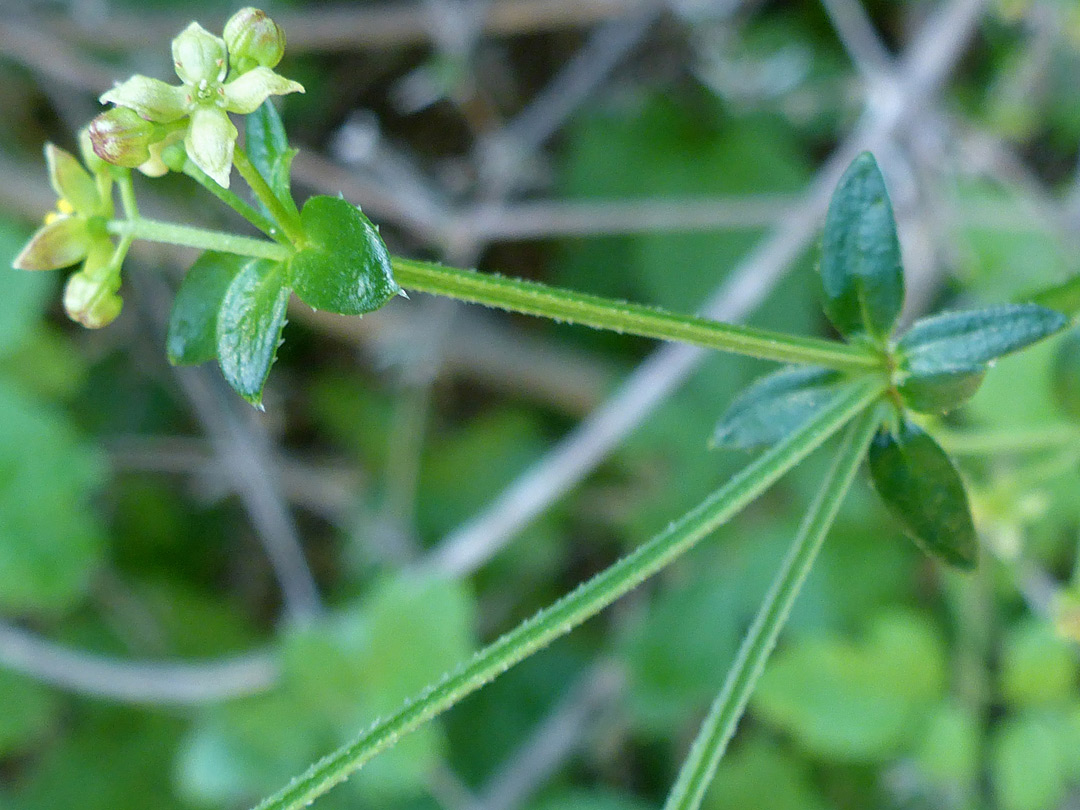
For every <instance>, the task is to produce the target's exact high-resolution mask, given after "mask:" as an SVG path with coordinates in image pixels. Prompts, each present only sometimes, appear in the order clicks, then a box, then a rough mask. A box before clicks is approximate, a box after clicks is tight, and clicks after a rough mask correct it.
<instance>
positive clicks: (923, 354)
mask: <svg viewBox="0 0 1080 810" xmlns="http://www.w3.org/2000/svg"><path fill="white" fill-rule="evenodd" d="M1067 324H1068V320H1067V319H1066V318H1065V316H1064V315H1062V314H1061V313H1060V312H1055V311H1054V310H1052V309H1047V308H1046V307H1040V306H1038V305H1037V304H1002V305H1001V306H996V307H987V308H986V309H977V310H973V311H970V312H946V313H944V314H942V315H935V316H934V317H932V318H924V319H923V320H921V321H918V322H917V323H916V324H915V325H914V326H912V327H911V329H909V330H908V331H907V333H906V334H905V335H904V336H903V338H901V339H900V344H899V348H900V351H901V354H902V355H903V358H904V361H905V367H906V368H907V369H909V370H910V371H912V372H913V373H918V374H922V373H931V372H939V371H950V370H963V369H971V368H972V367H974V366H978V365H980V364H982V363H987V362H989V361H991V360H994V359H995V358H998V357H1001V356H1002V355H1006V354H1010V353H1012V352H1015V351H1019V350H1020V349H1023V348H1025V347H1027V346H1030V345H1031V344H1033V343H1037V342H1038V341H1040V340H1042V339H1043V338H1045V337H1048V336H1049V335H1052V334H1054V333H1055V332H1058V331H1060V330H1061V329H1064V328H1065V326H1066V325H1067Z"/></svg>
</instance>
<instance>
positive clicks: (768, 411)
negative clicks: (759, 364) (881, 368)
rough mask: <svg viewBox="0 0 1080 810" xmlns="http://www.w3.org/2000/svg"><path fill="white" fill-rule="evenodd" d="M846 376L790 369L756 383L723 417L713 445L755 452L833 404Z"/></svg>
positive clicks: (717, 427) (733, 403) (827, 372)
mask: <svg viewBox="0 0 1080 810" xmlns="http://www.w3.org/2000/svg"><path fill="white" fill-rule="evenodd" d="M842 379H843V378H842V376H841V375H840V374H839V373H838V372H836V371H831V370H829V369H822V368H816V367H813V366H788V367H786V368H782V369H779V370H778V371H774V372H772V373H771V374H766V375H765V376H764V377H761V378H759V379H757V380H755V381H754V382H753V383H752V384H751V385H750V386H749V387H748V388H747V389H746V390H745V391H743V392H742V393H741V394H740V395H739V396H738V397H736V398H735V401H734V402H732V403H731V406H730V407H729V408H728V410H727V412H726V413H725V414H724V415H723V417H721V419H720V421H719V422H718V423H717V425H716V429H715V430H714V431H713V435H712V439H711V440H710V442H709V444H710V446H711V447H714V448H730V449H735V450H752V449H754V448H758V447H767V446H769V445H771V444H774V443H776V442H777V441H779V440H780V439H781V438H783V437H784V436H786V435H787V434H789V433H791V432H792V431H793V430H796V429H798V428H799V427H800V426H801V425H803V424H805V423H806V422H807V421H809V420H810V419H811V418H812V417H813V416H814V414H816V413H817V412H818V411H820V410H821V409H822V408H824V407H825V406H826V405H828V404H829V402H830V400H831V399H832V397H833V395H834V394H835V393H836V389H837V386H838V385H839V384H840V382H841V381H842Z"/></svg>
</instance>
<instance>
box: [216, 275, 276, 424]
mask: <svg viewBox="0 0 1080 810" xmlns="http://www.w3.org/2000/svg"><path fill="white" fill-rule="evenodd" d="M289 292H290V289H289V287H288V285H287V284H286V273H285V267H284V265H283V264H281V263H280V262H273V261H269V260H267V259H259V260H256V261H253V262H250V263H249V264H246V265H245V266H244V268H243V270H241V271H240V273H239V274H238V275H237V276H236V278H235V279H233V282H232V283H231V284H230V285H229V288H228V290H226V292H225V298H224V300H223V301H222V303H221V310H220V312H219V313H218V322H217V348H218V360H219V361H220V363H221V371H222V373H223V374H224V375H225V379H226V380H228V382H229V385H231V386H232V387H233V388H234V389H235V390H236V392H237V393H238V394H240V396H242V397H243V398H244V399H246V400H247V401H248V402H250V403H251V404H253V405H258V404H260V403H261V402H262V390H263V385H264V384H265V382H266V377H267V375H268V374H269V373H270V366H271V365H273V362H274V355H275V354H276V353H277V348H278V345H280V343H281V329H282V327H283V326H284V325H285V306H286V304H288V302H289Z"/></svg>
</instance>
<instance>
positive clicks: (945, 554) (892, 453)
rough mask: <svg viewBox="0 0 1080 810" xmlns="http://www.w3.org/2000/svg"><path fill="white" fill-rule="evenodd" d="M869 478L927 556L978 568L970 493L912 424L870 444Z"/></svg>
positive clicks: (945, 458) (933, 444)
mask: <svg viewBox="0 0 1080 810" xmlns="http://www.w3.org/2000/svg"><path fill="white" fill-rule="evenodd" d="M870 475H871V478H872V480H873V482H874V488H875V489H877V492H878V494H879V495H880V496H881V499H882V500H883V501H884V502H885V506H886V507H888V509H889V511H890V512H891V513H892V515H893V517H895V518H896V519H897V521H899V523H900V525H901V527H903V529H904V531H905V532H906V533H907V534H908V535H909V536H910V537H911V538H912V539H913V540H914V541H915V542H916V543H917V544H918V545H919V546H920V547H922V549H923V550H924V551H926V552H927V553H928V554H931V555H933V556H935V557H937V558H938V559H941V560H944V561H945V562H947V563H948V564H950V565H953V566H956V567H957V568H963V569H972V568H974V567H975V564H976V562H977V561H978V543H977V541H976V539H975V526H974V524H973V523H972V520H971V511H970V509H969V508H968V500H967V493H966V492H965V491H964V484H963V482H962V481H961V480H960V474H959V473H958V472H957V471H956V467H954V466H953V463H952V461H951V460H950V459H949V457H948V456H947V455H946V454H945V451H944V450H942V449H941V448H940V447H939V446H938V444H937V442H935V441H934V440H933V439H932V438H930V436H928V435H927V434H926V433H925V432H923V430H922V429H920V428H919V427H918V426H917V425H915V424H913V423H912V422H910V421H907V420H905V421H904V422H903V424H901V425H900V428H899V430H898V432H896V433H894V432H892V431H891V430H889V429H883V430H882V431H880V432H879V433H878V435H877V436H876V437H875V438H874V441H873V443H872V444H871V445H870Z"/></svg>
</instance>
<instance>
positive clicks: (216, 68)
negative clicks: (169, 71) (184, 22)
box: [172, 22, 229, 86]
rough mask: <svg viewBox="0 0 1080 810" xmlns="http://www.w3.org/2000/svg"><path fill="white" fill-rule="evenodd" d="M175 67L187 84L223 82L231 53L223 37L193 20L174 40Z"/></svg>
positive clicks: (227, 70) (178, 74)
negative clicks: (229, 53) (227, 49)
mask: <svg viewBox="0 0 1080 810" xmlns="http://www.w3.org/2000/svg"><path fill="white" fill-rule="evenodd" d="M172 55H173V66H174V67H175V68H176V75H177V76H179V77H180V79H181V80H182V81H183V82H184V83H185V84H190V85H196V86H198V85H199V83H200V82H204V81H206V82H220V81H223V80H224V79H225V74H226V73H228V72H229V62H228V58H229V57H228V52H227V51H226V50H225V42H224V41H223V40H222V39H221V37H215V36H214V35H213V34H211V33H210V32H209V31H207V30H206V29H205V28H203V27H202V26H201V25H199V24H198V23H196V22H193V23H192V24H191V25H189V26H188V27H187V28H185V29H184V30H183V31H181V32H180V33H179V34H178V35H177V36H176V39H174V40H173V41H172Z"/></svg>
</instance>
